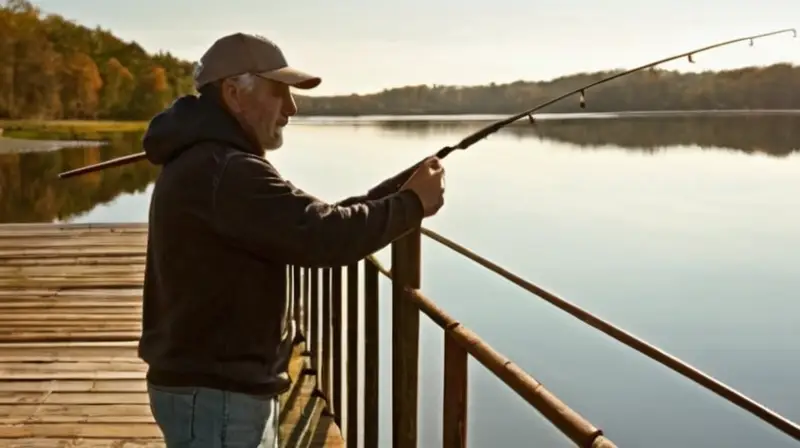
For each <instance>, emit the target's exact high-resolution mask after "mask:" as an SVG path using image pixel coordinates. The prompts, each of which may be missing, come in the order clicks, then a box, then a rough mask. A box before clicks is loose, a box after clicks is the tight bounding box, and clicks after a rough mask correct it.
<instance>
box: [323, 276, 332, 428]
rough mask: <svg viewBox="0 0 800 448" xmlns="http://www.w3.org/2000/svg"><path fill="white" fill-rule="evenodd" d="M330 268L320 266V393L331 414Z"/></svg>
mask: <svg viewBox="0 0 800 448" xmlns="http://www.w3.org/2000/svg"><path fill="white" fill-rule="evenodd" d="M331 329H332V328H331V268H322V325H321V326H320V330H322V359H321V360H320V367H321V368H322V375H321V378H322V387H321V388H320V389H322V393H323V395H324V396H325V400H327V404H328V406H327V411H328V412H329V413H330V414H331V415H332V414H333V413H334V411H333V402H332V400H331V392H332V391H331V379H332V378H331V347H332V344H331Z"/></svg>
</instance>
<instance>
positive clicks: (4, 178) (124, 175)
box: [0, 133, 158, 223]
mask: <svg viewBox="0 0 800 448" xmlns="http://www.w3.org/2000/svg"><path fill="white" fill-rule="evenodd" d="M43 137H44V138H52V136H46V135H45V136H43ZM140 142H141V134H140V133H119V134H113V135H111V136H109V137H108V140H107V144H105V145H97V146H91V147H85V148H65V149H61V150H58V151H50V152H25V153H19V152H10V153H0V222H4V223H7V222H52V221H54V220H68V219H70V218H73V217H76V216H79V215H80V214H82V213H86V212H88V211H90V210H92V209H93V208H94V207H96V206H97V205H100V204H104V203H108V202H110V201H112V200H114V198H116V197H117V196H119V195H120V194H124V193H137V192H142V191H144V190H145V188H147V185H148V184H150V183H151V182H153V180H154V179H155V178H156V176H157V173H158V168H157V167H154V166H152V165H150V164H147V163H134V164H131V165H128V166H125V167H124V168H117V169H109V170H104V171H101V172H96V173H90V174H86V175H83V176H77V177H74V178H70V179H59V178H58V173H60V172H63V171H67V170H71V169H75V168H79V167H82V166H86V165H90V164H93V163H98V162H101V161H104V160H108V159H112V158H115V157H121V156H124V155H128V154H131V153H134V152H138V151H140V150H141V145H140Z"/></svg>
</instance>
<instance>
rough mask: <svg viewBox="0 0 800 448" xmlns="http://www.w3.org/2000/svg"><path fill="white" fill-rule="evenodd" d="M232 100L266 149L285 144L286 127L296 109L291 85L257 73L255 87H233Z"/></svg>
mask: <svg viewBox="0 0 800 448" xmlns="http://www.w3.org/2000/svg"><path fill="white" fill-rule="evenodd" d="M233 89H234V90H233V91H229V92H230V93H231V95H230V100H231V101H229V103H231V104H230V106H231V109H232V110H233V112H234V113H235V114H236V116H237V118H238V119H239V121H240V122H241V123H242V125H243V126H244V127H245V128H246V129H247V130H248V131H249V132H250V133H251V134H252V136H253V137H255V138H256V139H257V140H258V143H259V144H260V145H261V148H262V149H264V150H265V151H272V150H276V149H278V148H280V147H281V145H283V127H284V126H286V125H287V124H288V123H289V117H291V116H293V115H295V114H296V113H297V105H296V104H295V102H294V98H293V97H292V93H291V91H290V90H289V86H288V85H286V84H283V83H280V82H277V81H273V80H271V79H264V78H260V77H258V76H255V77H254V83H253V88H252V90H249V91H248V90H247V89H242V88H239V87H238V86H234V87H233Z"/></svg>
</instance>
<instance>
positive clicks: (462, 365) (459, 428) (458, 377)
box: [442, 328, 467, 448]
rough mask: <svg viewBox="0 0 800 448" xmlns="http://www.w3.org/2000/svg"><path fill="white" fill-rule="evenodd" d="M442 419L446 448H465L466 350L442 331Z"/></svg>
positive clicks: (444, 445) (447, 333)
mask: <svg viewBox="0 0 800 448" xmlns="http://www.w3.org/2000/svg"><path fill="white" fill-rule="evenodd" d="M442 408H443V411H444V416H443V417H444V418H443V421H442V423H443V424H442V430H443V436H444V437H443V440H442V442H443V443H442V446H443V447H445V448H464V447H466V446H467V351H466V350H464V348H463V347H461V346H460V345H459V344H458V342H456V340H455V339H453V336H452V335H451V334H450V328H446V329H445V331H444V400H443V402H442Z"/></svg>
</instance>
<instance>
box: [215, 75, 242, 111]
mask: <svg viewBox="0 0 800 448" xmlns="http://www.w3.org/2000/svg"><path fill="white" fill-rule="evenodd" d="M219 90H220V96H221V99H222V101H223V103H224V104H225V106H227V108H228V109H229V110H230V111H231V112H233V113H237V114H238V113H239V112H241V111H242V106H241V104H240V103H239V95H240V91H239V86H237V85H236V83H235V82H233V81H232V80H230V79H225V80H223V81H222V84H221V85H220V88H219Z"/></svg>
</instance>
